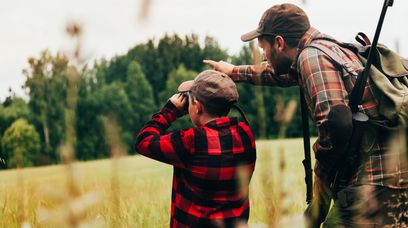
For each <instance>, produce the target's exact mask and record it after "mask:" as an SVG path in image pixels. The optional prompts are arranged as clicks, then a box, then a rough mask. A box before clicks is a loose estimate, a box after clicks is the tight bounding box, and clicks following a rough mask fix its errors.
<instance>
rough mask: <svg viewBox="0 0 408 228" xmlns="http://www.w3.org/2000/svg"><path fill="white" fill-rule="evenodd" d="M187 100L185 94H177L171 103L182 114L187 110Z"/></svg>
mask: <svg viewBox="0 0 408 228" xmlns="http://www.w3.org/2000/svg"><path fill="white" fill-rule="evenodd" d="M187 99H188V98H187V97H186V96H184V95H183V94H181V93H176V94H174V95H173V96H171V97H170V99H169V100H170V102H171V103H173V105H174V106H176V108H177V109H178V110H179V111H180V112H182V113H184V110H185V108H184V107H185V106H186V105H187Z"/></svg>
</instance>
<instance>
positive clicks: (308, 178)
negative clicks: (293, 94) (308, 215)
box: [299, 86, 313, 204]
mask: <svg viewBox="0 0 408 228" xmlns="http://www.w3.org/2000/svg"><path fill="white" fill-rule="evenodd" d="M299 88H300V90H299V92H300V108H301V111H302V130H303V151H304V153H305V159H304V160H303V161H302V163H303V167H304V168H305V183H306V202H307V204H310V203H311V202H312V199H313V178H312V177H313V171H312V159H311V155H310V133H309V116H308V109H307V104H306V99H305V95H304V93H303V89H302V87H301V86H299Z"/></svg>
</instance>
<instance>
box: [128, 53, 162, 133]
mask: <svg viewBox="0 0 408 228" xmlns="http://www.w3.org/2000/svg"><path fill="white" fill-rule="evenodd" d="M125 90H126V92H127V94H128V97H129V101H130V105H131V108H132V111H131V114H130V115H129V116H128V118H131V121H132V124H130V125H128V126H127V127H128V130H129V131H130V132H131V133H132V135H133V136H135V135H136V134H137V132H138V131H139V130H140V129H141V128H142V126H143V124H144V123H145V122H146V121H147V120H148V118H149V117H150V115H151V114H152V113H153V112H155V111H156V109H157V108H156V105H155V103H154V96H153V89H152V86H151V85H150V83H149V81H147V79H146V77H145V74H144V73H143V71H142V68H141V66H140V64H139V63H138V62H136V61H132V62H131V63H130V64H129V66H128V73H127V82H126V85H125ZM129 127H130V128H129Z"/></svg>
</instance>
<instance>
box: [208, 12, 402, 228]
mask: <svg viewBox="0 0 408 228" xmlns="http://www.w3.org/2000/svg"><path fill="white" fill-rule="evenodd" d="M255 38H257V39H258V43H259V46H260V47H261V48H262V49H263V51H264V54H265V57H266V59H267V61H268V64H267V65H266V66H263V67H255V66H234V65H232V64H229V63H227V62H224V61H220V62H215V61H212V60H204V63H206V64H209V65H211V66H212V67H213V68H214V69H215V70H218V71H221V72H223V73H225V74H227V75H229V76H230V77H231V78H232V79H233V80H234V81H236V82H248V83H252V84H257V85H267V86H281V87H287V86H295V85H299V86H300V87H301V88H302V91H303V93H304V96H305V99H306V103H307V105H308V107H309V111H310V113H311V117H312V119H313V121H314V122H315V124H316V127H317V129H318V133H319V137H318V139H317V141H316V142H315V144H314V146H313V149H314V152H315V158H316V164H315V168H314V171H315V184H314V200H313V202H312V203H311V205H310V206H309V207H308V209H307V210H306V212H305V215H306V218H307V222H308V226H309V227H318V226H320V224H321V223H322V222H323V221H325V222H324V226H327V227H366V226H380V227H383V226H387V225H389V226H390V227H399V226H403V225H407V224H408V221H407V220H408V213H407V211H408V206H407V205H408V203H407V202H408V192H407V188H408V163H407V162H406V151H403V149H401V148H402V147H400V148H397V149H395V147H393V145H398V146H399V145H402V144H404V143H406V142H405V141H403V140H404V139H401V138H402V137H397V136H398V135H395V134H393V133H392V132H389V131H386V130H384V129H381V128H376V127H374V126H368V127H367V131H366V132H365V135H364V140H363V142H362V146H361V152H362V153H363V154H364V160H363V161H362V163H361V165H360V167H359V169H358V172H356V173H355V175H354V177H353V178H352V180H350V182H349V184H348V186H347V187H346V188H344V189H342V190H341V191H339V192H338V194H337V195H336V196H332V194H331V191H330V189H329V184H330V183H331V182H332V181H333V176H334V173H335V166H336V164H337V162H338V161H339V160H340V159H341V158H342V156H343V155H344V151H345V145H346V144H347V142H348V140H349V137H350V134H351V131H352V120H351V111H350V109H349V107H348V102H349V101H348V96H349V92H350V91H351V89H352V88H353V86H354V81H355V78H354V75H350V74H348V73H346V72H345V71H343V69H342V67H340V66H338V65H336V64H335V63H334V62H333V60H332V59H331V58H330V57H328V56H327V55H326V54H324V53H323V52H322V51H320V50H318V49H316V48H312V47H308V46H309V45H310V44H311V43H319V44H320V45H324V46H325V47H327V48H329V49H332V50H335V51H336V52H337V53H338V55H339V57H340V58H342V59H343V60H345V61H346V62H347V63H348V65H349V66H350V67H353V68H355V69H361V68H362V64H361V62H360V61H359V60H358V57H357V56H356V54H355V53H353V52H352V51H350V50H348V49H345V48H342V47H340V46H339V45H337V44H336V42H332V41H328V40H327V39H326V40H325V38H329V39H333V38H331V37H329V36H327V35H324V34H322V33H320V32H319V31H318V30H317V29H315V28H313V27H311V26H310V23H309V20H308V17H307V15H306V13H305V12H304V11H303V10H302V9H300V8H299V7H297V6H295V5H293V4H281V5H275V6H272V7H271V8H269V9H268V10H267V11H266V12H265V13H264V14H263V16H262V18H261V20H260V22H259V26H258V28H257V29H256V30H254V31H252V32H249V33H247V34H244V35H243V36H242V37H241V39H242V40H243V41H250V40H253V39H255ZM372 86H373V82H372V81H371V80H370V79H368V81H367V86H366V88H365V91H364V96H363V103H362V109H363V111H364V112H365V113H366V114H367V115H368V116H369V117H370V119H379V118H380V115H379V113H378V104H377V102H376V99H375V97H374V94H373V88H372ZM398 138H399V139H400V140H399V141H398V140H396V141H397V142H396V144H392V145H391V142H390V141H391V139H393V140H395V139H398ZM398 146H397V147H398ZM332 197H334V199H335V204H334V206H333V207H332V209H331V210H330V212H329V215H328V216H327V219H326V215H327V212H328V210H329V207H330V202H331V198H332ZM325 219H326V220H325Z"/></svg>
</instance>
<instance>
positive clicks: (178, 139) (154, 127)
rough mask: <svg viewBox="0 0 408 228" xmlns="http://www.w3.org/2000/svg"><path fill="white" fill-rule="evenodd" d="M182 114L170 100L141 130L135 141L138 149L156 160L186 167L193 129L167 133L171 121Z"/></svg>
mask: <svg viewBox="0 0 408 228" xmlns="http://www.w3.org/2000/svg"><path fill="white" fill-rule="evenodd" d="M172 98H173V97H172ZM180 99H181V98H180ZM175 103H176V105H179V103H177V102H175ZM182 114H183V113H182V112H181V111H180V109H179V108H178V107H176V106H175V104H173V103H172V101H171V100H169V101H168V102H167V103H166V105H165V106H164V107H163V108H162V109H161V110H160V112H158V113H156V114H154V115H153V116H152V119H151V120H150V121H149V122H147V123H146V124H145V126H144V127H143V128H142V130H141V131H140V132H139V134H138V136H137V139H136V143H135V149H136V151H137V152H138V153H140V154H142V155H144V156H146V157H149V158H152V159H154V160H157V161H161V162H164V163H167V164H170V165H175V166H177V167H181V168H185V167H186V164H187V163H188V159H190V153H189V147H190V145H192V141H191V140H192V136H193V129H190V130H179V131H177V132H174V133H169V134H165V133H166V130H167V128H169V127H170V125H171V123H172V122H173V121H175V120H176V119H177V118H178V117H180V116H182Z"/></svg>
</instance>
